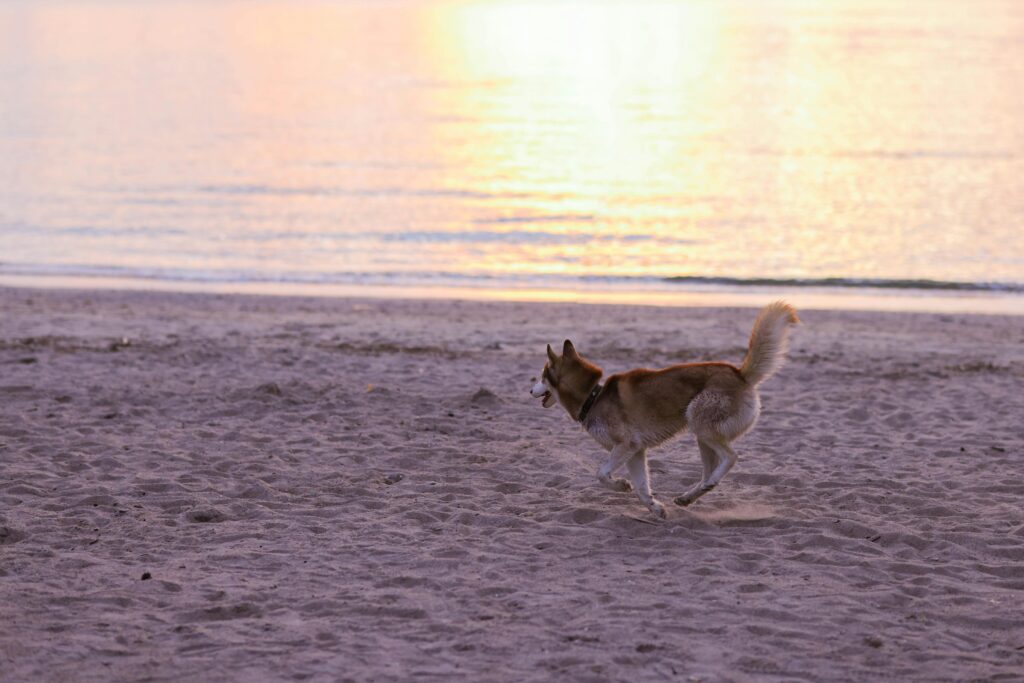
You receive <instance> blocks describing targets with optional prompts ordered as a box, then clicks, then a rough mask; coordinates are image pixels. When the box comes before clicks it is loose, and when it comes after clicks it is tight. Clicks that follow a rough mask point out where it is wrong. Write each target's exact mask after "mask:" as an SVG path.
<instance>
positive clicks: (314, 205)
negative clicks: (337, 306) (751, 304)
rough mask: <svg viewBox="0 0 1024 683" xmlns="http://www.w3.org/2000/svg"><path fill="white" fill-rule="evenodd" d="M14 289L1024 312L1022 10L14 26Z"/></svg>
mask: <svg viewBox="0 0 1024 683" xmlns="http://www.w3.org/2000/svg"><path fill="white" fill-rule="evenodd" d="M0 276H2V277H4V278H5V281H7V282H10V281H11V280H12V278H13V279H15V280H17V278H19V277H26V276H48V277H54V276H56V277H65V278H81V277H85V278H104V279H105V280H117V279H137V278H145V279H148V280H152V281H163V282H166V283H172V284H173V283H191V284H193V285H195V284H198V285H199V286H202V285H203V284H209V285H211V286H224V285H230V284H232V283H237V284H246V283H250V284H251V283H263V284H264V285H266V286H270V287H274V286H278V285H280V286H281V287H286V286H287V285H289V284H300V285H303V286H307V287H316V286H319V285H323V286H329V285H345V286H349V287H355V288H358V287H376V288H379V289H380V288H383V289H387V288H388V287H405V288H409V287H412V288H431V287H443V288H448V289H450V290H455V291H458V290H460V289H473V288H475V289H494V290H503V291H513V292H514V291H516V290H534V291H542V292H543V291H547V290H550V291H558V290H561V291H575V290H579V291H583V290H594V291H606V292H616V291H618V292H630V293H632V294H633V295H635V296H637V297H640V298H642V297H643V296H644V295H645V293H646V292H660V293H662V294H664V293H665V292H671V291H676V290H678V291H692V290H701V289H715V288H732V289H743V288H747V287H750V288H766V287H767V288H771V287H791V288H792V287H796V288H800V287H812V288H839V289H847V288H857V290H858V291H859V292H861V293H862V294H863V293H864V292H865V291H867V292H869V293H870V292H884V291H886V290H906V291H915V292H918V293H923V294H922V295H923V296H930V295H934V294H936V293H946V292H967V293H971V292H975V293H977V292H981V293H988V292H995V293H1001V294H1002V296H1004V297H1010V298H1013V299H1014V300H1017V301H1018V302H1019V300H1020V299H1021V298H1022V297H1024V3H1021V2H1018V1H1016V0H978V1H973V0H972V1H967V0H962V1H959V0H929V1H925V0H921V1H917V2H914V1H903V2H900V1H889V0H887V1H884V2H882V1H874V0H832V1H828V0H815V1H812V0H759V1H758V2H717V1H693V2H689V1H687V2H619V3H617V2H540V1H537V2H528V1H514V2H511V1H504V0H491V1H483V2H463V3H447V2H283V1H281V2H244V1H240V2H227V1H211V2H171V1H170V0H153V1H140V2H123V1H113V0H96V1H92V2H90V1H87V0H82V1H74V2H60V1H56V0H45V1H39V2H19V1H14V2H6V3H3V4H0Z"/></svg>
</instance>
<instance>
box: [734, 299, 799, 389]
mask: <svg viewBox="0 0 1024 683" xmlns="http://www.w3.org/2000/svg"><path fill="white" fill-rule="evenodd" d="M799 322H800V319H799V318H797V317H796V309H794V308H793V307H792V306H790V305H789V304H787V303H786V302H785V301H776V302H775V303H773V304H768V305H767V306H765V307H764V308H763V309H761V312H760V313H758V314H757V320H755V321H754V330H753V331H752V332H751V333H750V347H749V348H748V349H747V357H746V358H744V359H743V365H742V366H741V367H740V374H741V375H743V378H744V379H745V380H747V382H749V383H750V384H753V385H757V384H760V383H761V382H763V381H765V380H766V379H768V378H769V377H771V376H772V375H774V374H775V373H776V372H778V370H779V368H781V367H782V364H783V363H784V362H785V360H786V348H787V347H788V346H789V326H790V325H795V324H797V323H799Z"/></svg>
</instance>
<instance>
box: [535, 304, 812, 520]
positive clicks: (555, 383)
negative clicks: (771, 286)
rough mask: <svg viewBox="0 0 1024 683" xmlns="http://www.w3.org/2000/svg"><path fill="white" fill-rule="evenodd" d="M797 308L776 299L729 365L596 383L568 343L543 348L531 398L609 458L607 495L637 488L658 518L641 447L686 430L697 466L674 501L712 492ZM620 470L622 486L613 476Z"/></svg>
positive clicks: (780, 355)
mask: <svg viewBox="0 0 1024 683" xmlns="http://www.w3.org/2000/svg"><path fill="white" fill-rule="evenodd" d="M799 322H800V321H799V319H798V318H797V315H796V310H794V309H793V307H792V306H790V305H789V304H787V303H785V302H782V301H778V302H775V303H773V304H770V305H768V306H766V307H765V308H764V309H762V310H761V312H760V313H759V314H758V316H757V319H756V320H755V321H754V329H753V331H752V332H751V333H750V346H749V348H748V349H747V355H746V358H744V359H743V364H742V365H741V366H740V367H738V368H737V367H736V366H734V365H731V364H730V363H721V362H716V363H684V364H681V365H673V366H671V367H667V368H664V369H662V370H647V369H637V370H630V371H629V372H623V373H620V374H617V375H612V376H610V377H609V378H608V380H607V381H606V382H605V383H604V386H602V385H601V375H602V374H603V373H602V370H601V368H599V367H597V366H596V365H594V364H593V363H591V362H589V361H587V360H586V359H585V358H583V357H582V356H580V355H579V354H578V353H577V352H576V348H575V347H574V346H573V344H572V342H571V341H569V340H568V339H566V340H565V343H564V344H563V346H562V355H561V356H559V355H557V354H556V353H555V352H554V351H552V350H551V345H550V344H549V345H548V362H547V364H546V365H545V366H544V372H543V375H542V376H541V380H540V381H539V382H537V383H536V384H535V385H534V387H533V389H531V391H530V393H531V394H532V395H533V396H534V398H541V399H543V400H542V404H543V406H544V407H545V408H550V407H551V406H552V405H554V403H555V400H556V398H557V400H558V402H559V403H561V404H562V406H563V407H564V408H565V409H566V411H568V413H569V416H570V417H572V418H573V419H574V420H576V421H577V422H579V423H580V424H581V425H582V426H583V428H584V429H585V430H587V432H588V433H589V434H590V435H591V436H592V437H594V439H595V440H596V441H597V442H598V443H599V444H601V445H602V446H604V448H605V449H607V450H608V451H609V452H610V454H609V456H608V460H607V462H605V463H604V465H602V466H601V468H600V469H598V471H597V478H598V479H599V480H600V481H601V483H602V484H604V485H605V486H607V487H608V488H610V489H612V490H613V491H630V490H633V491H636V494H637V496H639V497H640V500H641V501H642V502H643V504H644V505H646V506H647V508H648V509H649V510H650V511H651V512H653V513H654V514H655V515H657V516H658V517H662V518H664V517H665V516H666V513H665V506H664V505H662V503H661V502H660V501H658V500H657V499H656V498H654V495H653V494H652V493H651V483H650V472H649V471H648V469H647V449H648V448H652V447H654V446H657V445H659V444H661V443H664V442H665V441H667V440H668V439H670V438H671V437H673V436H675V435H676V434H678V433H679V432H681V431H683V430H684V429H687V428H689V429H690V431H691V432H693V434H694V436H696V437H697V446H698V448H699V449H700V459H701V462H702V463H703V465H704V474H703V476H702V477H701V480H700V481H699V482H698V483H697V484H696V485H694V486H693V487H692V488H690V489H689V490H688V491H686V493H684V494H683V495H681V496H679V497H678V498H676V499H675V503H676V505H682V506H686V505H689V504H690V503H692V502H693V501H695V500H697V499H698V498H700V497H701V496H703V495H704V494H705V493H707V492H708V491H710V490H711V489H713V488H715V486H716V485H717V484H718V482H719V481H721V480H722V477H724V476H725V474H726V473H727V472H728V471H729V470H730V469H731V468H732V466H733V465H735V464H736V452H735V451H734V450H733V449H732V447H731V446H730V443H731V442H733V441H735V440H736V439H738V438H740V437H741V436H743V435H744V434H746V433H747V431H749V430H750V428H751V427H753V426H754V422H755V421H756V420H757V416H758V414H759V413H760V411H761V399H760V398H759V397H758V395H757V385H758V384H760V383H761V382H763V381H764V380H766V379H768V378H769V377H771V376H772V375H773V374H775V372H776V371H777V370H778V369H779V368H780V367H782V364H783V362H784V360H785V355H786V347H787V345H788V341H789V327H790V325H795V324H797V323H799ZM623 465H625V466H626V468H627V469H628V470H629V481H627V480H625V479H618V478H614V477H613V476H612V475H613V474H614V473H615V471H616V470H618V469H619V468H620V467H622V466H623Z"/></svg>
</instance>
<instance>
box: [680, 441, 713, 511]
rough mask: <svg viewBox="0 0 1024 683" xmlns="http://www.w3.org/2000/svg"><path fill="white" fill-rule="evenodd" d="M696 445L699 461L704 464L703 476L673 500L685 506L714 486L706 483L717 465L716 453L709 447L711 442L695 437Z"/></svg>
mask: <svg viewBox="0 0 1024 683" xmlns="http://www.w3.org/2000/svg"><path fill="white" fill-rule="evenodd" d="M697 447H698V448H699V449H700V461H701V464H702V465H703V466H704V471H703V473H702V475H703V476H701V478H700V481H698V482H697V483H696V484H694V485H693V486H692V487H691V488H690V489H689V490H687V492H686V493H684V494H683V495H681V496H678V497H677V498H675V500H673V502H674V503H675V504H676V505H682V506H683V507H686V506H687V505H689V504H690V503H692V502H693V501H695V500H697V499H698V498H700V497H701V496H703V495H704V494H705V493H707V492H708V491H710V490H711V489H713V488H714V487H715V486H714V484H712V485H711V486H710V487H708V485H707V484H708V480H709V479H711V475H712V473H713V472H714V471H715V467H716V466H717V465H718V454H717V453H716V452H715V449H714V448H712V447H711V444H709V443H706V442H705V441H704V440H703V439H700V438H698V439H697Z"/></svg>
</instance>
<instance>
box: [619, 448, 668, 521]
mask: <svg viewBox="0 0 1024 683" xmlns="http://www.w3.org/2000/svg"><path fill="white" fill-rule="evenodd" d="M626 467H627V468H628V469H629V478H630V480H632V482H633V490H634V491H636V495H637V496H638V497H639V498H640V502H642V503H643V504H644V505H646V506H647V509H648V510H650V511H651V512H653V513H654V514H655V515H657V516H658V517H661V518H662V519H665V517H667V516H668V515H667V513H666V512H665V506H664V505H662V504H661V503H660V502H658V501H657V500H656V499H655V498H654V494H653V493H651V472H650V470H649V469H648V468H647V452H646V451H643V450H641V451H638V452H637V453H636V455H634V456H633V457H632V458H630V459H629V460H628V461H626Z"/></svg>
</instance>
